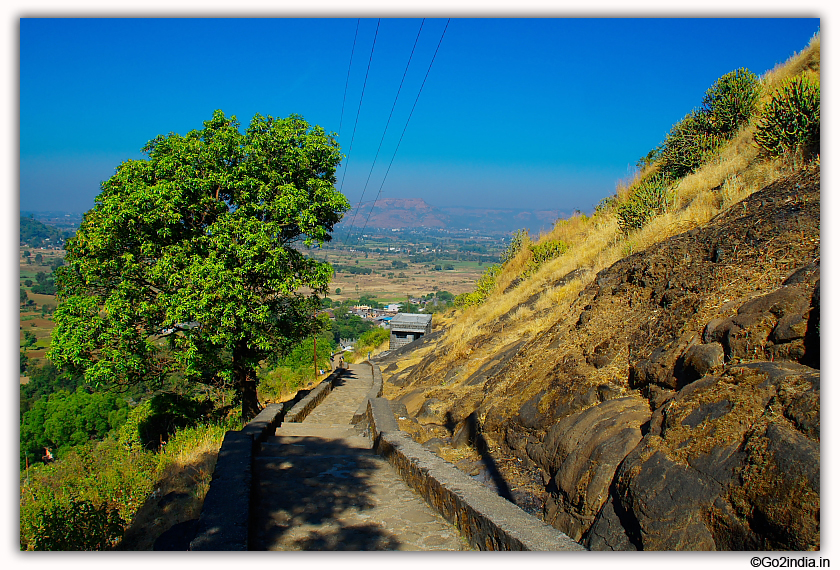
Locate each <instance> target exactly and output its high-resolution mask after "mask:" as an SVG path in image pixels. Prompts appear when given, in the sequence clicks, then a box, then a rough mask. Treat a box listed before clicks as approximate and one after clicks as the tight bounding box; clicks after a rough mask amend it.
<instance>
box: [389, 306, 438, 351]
mask: <svg viewBox="0 0 840 570" xmlns="http://www.w3.org/2000/svg"><path fill="white" fill-rule="evenodd" d="M431 332H432V315H417V314H413V313H399V314H398V315H397V316H395V317H394V318H393V319H391V342H390V345H389V348H390V350H394V349H397V348H399V347H401V346H405V345H406V344H408V343H410V342H414V341H415V340H417V339H418V338H420V337H422V336H423V335H427V334H431Z"/></svg>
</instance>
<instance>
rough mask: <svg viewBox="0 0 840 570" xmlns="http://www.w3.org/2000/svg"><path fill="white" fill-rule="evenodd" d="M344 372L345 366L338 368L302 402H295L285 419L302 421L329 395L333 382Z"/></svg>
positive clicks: (287, 420)
mask: <svg viewBox="0 0 840 570" xmlns="http://www.w3.org/2000/svg"><path fill="white" fill-rule="evenodd" d="M342 372H344V369H343V368H336V369H335V370H334V371H333V372H332V373H331V374H330V375H329V376H327V377H326V378H325V379H324V380H322V381H321V383H320V384H318V385H317V386H315V387H314V388H312V391H311V392H309V394H307V395H306V396H305V397H304V398H303V399H302V400H301V401H300V402H298V403H297V404H295V405H294V406H293V407H292V409H291V410H289V411H288V412H286V417H285V418H284V419H283V421H286V422H302V421H303V420H304V418H306V416H308V415H309V414H310V413H311V412H312V410H314V409H315V406H317V405H318V404H320V403H321V402H322V401H323V400H324V398H326V397H327V396H328V395H329V393H330V392H331V391H332V389H333V384H334V383H335V381H336V380H338V378H339V377H340V376H341V373H342Z"/></svg>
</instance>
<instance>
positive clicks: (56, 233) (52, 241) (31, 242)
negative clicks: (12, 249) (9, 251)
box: [20, 216, 70, 248]
mask: <svg viewBox="0 0 840 570" xmlns="http://www.w3.org/2000/svg"><path fill="white" fill-rule="evenodd" d="M69 236H70V233H68V232H66V231H63V230H60V229H58V228H55V227H53V226H49V225H46V224H43V223H41V222H39V221H38V220H36V219H34V218H30V217H24V216H21V217H20V245H22V246H28V247H50V248H51V247H62V246H63V245H64V240H65V239H67V238H68V237H69Z"/></svg>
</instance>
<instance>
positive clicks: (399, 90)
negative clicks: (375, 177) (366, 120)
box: [344, 18, 426, 245]
mask: <svg viewBox="0 0 840 570" xmlns="http://www.w3.org/2000/svg"><path fill="white" fill-rule="evenodd" d="M425 21H426V18H423V20H422V21H421V22H420V29H419V30H417V37H416V38H415V39H414V46H413V47H412V48H411V54H410V55H409V56H408V63H406V64H405V71H403V76H402V79H401V80H400V86H399V88H398V89H397V95H396V96H395V97H394V104H393V105H391V113H390V114H389V115H388V121H387V122H386V123H385V130H384V131H383V132H382V138H381V139H380V140H379V147H378V148H377V149H376V155H374V157H373V164H371V165H370V172H368V177H367V180H366V181H365V186H364V188H362V195H361V197H360V198H359V205H358V206H357V207H356V208H355V210H354V211H353V219H352V220H351V222H350V225H349V228H352V227H353V224H354V223H355V222H356V215H357V214H358V213H359V210H360V209H361V207H362V200H363V199H364V197H365V192H366V191H367V187H368V184H369V183H370V177H371V175H372V174H373V167H374V166H376V160H377V159H378V158H379V151H380V150H382V143H383V142H384V141H385V135H386V134H387V132H388V126H389V125H390V124H391V118H392V117H393V116H394V109H395V108H396V106H397V100H398V99H399V98H400V92H401V91H402V87H403V83H405V76H406V75H407V74H408V67H409V66H410V65H411V59H412V58H413V57H414V50H415V49H417V42H418V41H419V40H420V32H422V31H423V24H424V23H425ZM350 231H352V230H349V229H348V234H347V237H348V238H349V235H350V234H349V232H350ZM344 244H345V245H347V239H346V238H345V241H344Z"/></svg>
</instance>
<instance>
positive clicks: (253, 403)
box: [233, 345, 260, 425]
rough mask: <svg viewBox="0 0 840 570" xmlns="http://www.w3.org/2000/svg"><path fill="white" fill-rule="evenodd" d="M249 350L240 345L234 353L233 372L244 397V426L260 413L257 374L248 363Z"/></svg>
mask: <svg viewBox="0 0 840 570" xmlns="http://www.w3.org/2000/svg"><path fill="white" fill-rule="evenodd" d="M247 350H248V349H247V348H246V347H244V346H242V345H239V346H237V347H236V350H235V352H234V353H233V370H234V373H235V374H236V379H237V383H238V384H239V392H240V396H241V397H242V423H243V425H244V424H246V423H248V421H250V420H251V419H253V418H254V416H256V415H257V414H258V413H260V404H259V401H258V400H257V373H256V370H254V368H253V367H252V366H250V365H249V363H248V360H249V359H248V358H247Z"/></svg>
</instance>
